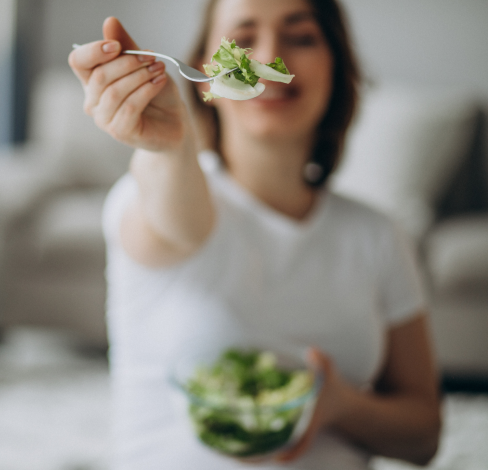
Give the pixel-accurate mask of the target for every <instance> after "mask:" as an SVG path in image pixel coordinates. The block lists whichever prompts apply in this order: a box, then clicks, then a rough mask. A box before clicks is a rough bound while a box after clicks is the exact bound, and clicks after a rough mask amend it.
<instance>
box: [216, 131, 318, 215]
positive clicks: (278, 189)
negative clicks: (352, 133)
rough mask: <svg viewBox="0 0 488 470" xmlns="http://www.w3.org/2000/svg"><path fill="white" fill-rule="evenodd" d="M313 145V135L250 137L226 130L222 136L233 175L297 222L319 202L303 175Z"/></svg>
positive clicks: (225, 157)
mask: <svg viewBox="0 0 488 470" xmlns="http://www.w3.org/2000/svg"><path fill="white" fill-rule="evenodd" d="M312 145H313V139H312V138H310V136H307V137H306V138H301V139H295V140H285V139H282V138H279V139H278V138H277V139H269V138H249V136H244V135H242V133H230V132H225V130H224V132H223V136H222V153H223V158H224V159H225V162H226V164H227V167H228V171H229V173H230V174H231V176H232V177H233V178H234V179H235V180H236V181H237V182H238V183H239V184H240V185H241V186H243V187H244V188H246V189H247V190H248V191H250V192H251V193H252V194H254V196H255V197H257V198H258V199H260V200H261V201H263V202H264V203H265V204H267V205H268V206H270V207H272V208H274V209H275V210H277V211H279V212H281V213H283V214H286V215H288V216H290V217H292V218H295V219H303V218H304V217H305V216H306V215H307V214H308V212H309V211H310V209H311V208H312V206H313V204H314V202H315V199H316V192H315V191H314V190H312V189H311V188H310V187H308V186H307V185H306V184H305V183H304V181H303V176H302V173H303V167H304V165H305V163H306V162H307V161H308V159H309V156H310V153H311V151H312Z"/></svg>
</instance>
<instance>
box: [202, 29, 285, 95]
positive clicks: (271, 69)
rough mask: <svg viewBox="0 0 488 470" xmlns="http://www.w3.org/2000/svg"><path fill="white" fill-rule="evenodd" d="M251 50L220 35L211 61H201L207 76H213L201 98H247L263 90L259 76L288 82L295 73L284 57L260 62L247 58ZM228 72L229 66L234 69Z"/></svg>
mask: <svg viewBox="0 0 488 470" xmlns="http://www.w3.org/2000/svg"><path fill="white" fill-rule="evenodd" d="M250 54H252V49H249V48H247V49H243V48H241V47H239V46H237V44H236V42H235V40H232V42H230V41H229V40H227V39H226V38H225V37H224V38H222V41H221V44H220V47H219V49H218V51H217V52H216V53H215V54H214V55H213V56H212V58H211V63H210V64H204V66H203V68H204V70H205V73H206V74H207V75H208V76H209V77H216V76H217V75H219V74H222V73H225V72H226V71H228V72H229V73H228V74H224V75H222V76H220V77H218V78H215V80H213V82H212V84H211V87H210V91H204V92H203V95H204V101H209V100H211V99H213V98H222V97H224V98H229V99H234V100H246V99H250V98H255V97H256V96H259V95H260V94H261V93H262V92H263V91H264V89H265V86H264V84H263V83H260V82H258V80H259V78H260V77H262V78H264V79H266V80H272V81H277V82H283V83H290V82H291V80H292V79H293V77H294V75H290V72H289V71H288V69H287V68H286V66H285V64H284V62H283V60H282V59H281V58H280V57H276V59H275V61H274V62H270V63H269V64H262V63H260V62H258V61H257V60H254V59H250V58H249V55H250ZM236 67H237V70H234V71H232V72H231V70H232V69H234V68H236Z"/></svg>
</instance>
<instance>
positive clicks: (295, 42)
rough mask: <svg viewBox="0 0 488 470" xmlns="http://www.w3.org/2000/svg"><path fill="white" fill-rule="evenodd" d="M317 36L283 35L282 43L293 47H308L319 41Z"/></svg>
mask: <svg viewBox="0 0 488 470" xmlns="http://www.w3.org/2000/svg"><path fill="white" fill-rule="evenodd" d="M319 41H320V40H319V38H318V37H317V36H316V35H313V34H300V35H290V36H284V37H283V43H284V44H285V45H287V46H293V47H310V46H316V45H317V44H318V43H319Z"/></svg>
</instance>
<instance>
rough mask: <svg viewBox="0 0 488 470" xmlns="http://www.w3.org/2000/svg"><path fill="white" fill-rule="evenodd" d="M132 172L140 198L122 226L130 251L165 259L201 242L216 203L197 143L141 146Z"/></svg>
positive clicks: (142, 257) (156, 261)
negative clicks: (156, 148) (154, 148)
mask: <svg viewBox="0 0 488 470" xmlns="http://www.w3.org/2000/svg"><path fill="white" fill-rule="evenodd" d="M131 173H132V174H133V175H134V177H135V179H136V181H137V184H138V189H139V192H138V198H137V200H136V201H134V204H133V206H132V207H131V208H129V210H128V212H127V214H126V218H125V219H126V220H125V223H124V222H123V226H122V231H123V232H125V235H126V237H125V238H126V240H127V242H128V243H127V244H128V245H129V246H128V251H129V252H130V254H135V257H136V258H139V259H138V260H139V261H142V262H144V263H145V264H155V265H160V264H165V263H166V262H169V263H171V262H173V261H177V260H178V259H179V258H181V257H184V256H186V255H187V254H189V253H191V252H192V251H194V250H195V249H196V248H197V247H198V246H200V245H201V243H202V242H203V241H204V240H205V238H206V237H207V236H208V234H209V232H210V230H211V228H212V226H213V221H214V209H213V206H212V202H211V198H210V194H209V191H208V189H207V186H206V182H205V178H204V176H203V173H202V171H201V169H200V167H199V165H198V161H197V158H196V153H195V151H194V150H193V146H192V144H191V143H189V144H185V145H182V146H181V148H180V149H176V150H174V151H172V152H165V153H156V152H147V151H143V150H137V151H136V152H135V154H134V156H133V159H132V162H131ZM124 226H125V227H124ZM124 228H125V230H124Z"/></svg>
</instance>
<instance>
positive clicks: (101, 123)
mask: <svg viewBox="0 0 488 470" xmlns="http://www.w3.org/2000/svg"><path fill="white" fill-rule="evenodd" d="M93 121H94V122H95V124H96V125H97V127H99V128H100V129H102V130H106V124H107V123H106V122H105V120H104V119H102V117H101V116H100V115H99V114H95V115H94V116H93Z"/></svg>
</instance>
